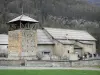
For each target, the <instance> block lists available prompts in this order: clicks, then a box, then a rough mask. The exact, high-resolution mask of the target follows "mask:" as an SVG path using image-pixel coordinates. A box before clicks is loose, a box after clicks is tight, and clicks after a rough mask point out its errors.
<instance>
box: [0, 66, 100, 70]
mask: <svg viewBox="0 0 100 75" xmlns="http://www.w3.org/2000/svg"><path fill="white" fill-rule="evenodd" d="M8 69H14V70H52V69H53V70H55V69H61V70H98V71H100V68H92V67H83V68H75V67H67V68H64V67H7V66H2V67H0V70H8Z"/></svg>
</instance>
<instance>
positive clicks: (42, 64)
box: [0, 59, 100, 67]
mask: <svg viewBox="0 0 100 75" xmlns="http://www.w3.org/2000/svg"><path fill="white" fill-rule="evenodd" d="M97 65H100V60H98V59H96V60H82V61H36V60H35V61H32V60H28V61H23V60H0V66H29V67H90V66H97Z"/></svg>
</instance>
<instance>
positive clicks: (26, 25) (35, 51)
mask: <svg viewBox="0 0 100 75" xmlns="http://www.w3.org/2000/svg"><path fill="white" fill-rule="evenodd" d="M36 23H38V21H37V20H35V19H33V18H30V17H29V16H26V15H21V16H18V17H17V18H15V19H13V20H11V21H9V22H8V25H9V32H8V43H9V44H8V52H9V54H8V58H9V59H26V60H79V58H80V57H83V56H84V57H86V58H88V57H89V56H90V55H91V57H93V56H94V55H95V54H96V39H95V38H94V37H93V36H92V35H90V34H89V33H88V32H86V31H82V30H71V29H61V28H47V27H43V28H41V29H37V28H36V25H37V24H36Z"/></svg>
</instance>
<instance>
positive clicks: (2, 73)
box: [0, 70, 100, 75]
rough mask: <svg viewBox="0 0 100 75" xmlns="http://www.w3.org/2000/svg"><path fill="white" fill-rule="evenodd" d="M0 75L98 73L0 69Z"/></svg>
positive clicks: (97, 73)
mask: <svg viewBox="0 0 100 75" xmlns="http://www.w3.org/2000/svg"><path fill="white" fill-rule="evenodd" d="M0 75H100V71H92V70H0Z"/></svg>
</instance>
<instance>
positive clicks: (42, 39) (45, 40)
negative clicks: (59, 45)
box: [37, 29, 54, 44]
mask: <svg viewBox="0 0 100 75" xmlns="http://www.w3.org/2000/svg"><path fill="white" fill-rule="evenodd" d="M37 40H38V44H54V43H53V40H50V38H49V37H48V36H47V35H46V34H45V33H44V31H43V30H41V29H38V30H37Z"/></svg>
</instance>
